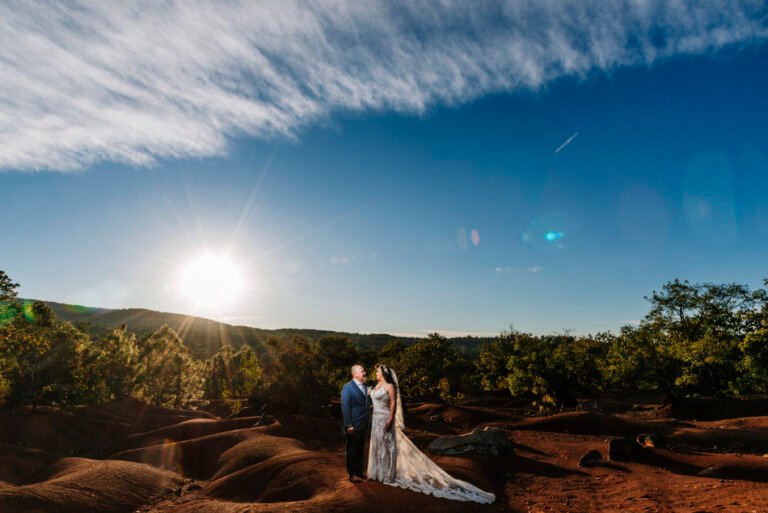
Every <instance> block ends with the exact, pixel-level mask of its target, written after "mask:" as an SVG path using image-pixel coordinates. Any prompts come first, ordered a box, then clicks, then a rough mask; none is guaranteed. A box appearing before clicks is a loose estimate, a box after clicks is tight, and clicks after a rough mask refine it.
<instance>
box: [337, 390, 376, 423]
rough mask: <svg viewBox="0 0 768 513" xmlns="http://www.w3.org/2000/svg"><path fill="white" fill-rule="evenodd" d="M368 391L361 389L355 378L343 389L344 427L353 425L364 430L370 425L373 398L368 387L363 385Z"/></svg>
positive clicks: (342, 413)
mask: <svg viewBox="0 0 768 513" xmlns="http://www.w3.org/2000/svg"><path fill="white" fill-rule="evenodd" d="M363 386H364V388H365V391H366V393H363V392H361V391H360V387H358V386H357V383H355V380H354V379H353V380H351V381H350V382H349V383H347V384H346V385H344V388H342V389H341V415H342V416H343V417H344V428H345V429H346V428H348V427H349V426H352V427H353V428H355V430H357V431H362V430H364V429H365V428H366V427H367V426H368V410H369V409H370V405H371V399H370V397H369V396H368V387H367V386H365V385H363Z"/></svg>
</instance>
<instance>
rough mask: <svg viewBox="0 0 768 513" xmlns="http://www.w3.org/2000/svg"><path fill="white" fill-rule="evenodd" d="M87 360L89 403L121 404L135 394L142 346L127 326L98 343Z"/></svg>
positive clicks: (102, 338)
mask: <svg viewBox="0 0 768 513" xmlns="http://www.w3.org/2000/svg"><path fill="white" fill-rule="evenodd" d="M80 331H81V332H82V330H80ZM83 360H84V364H83V365H84V377H83V382H84V388H85V390H86V394H87V396H88V400H89V402H95V403H102V402H106V401H111V400H121V399H124V398H126V397H130V396H131V395H132V394H133V391H134V389H135V387H136V380H137V376H138V373H139V346H138V343H137V341H136V335H135V334H133V333H131V332H129V331H128V329H127V326H126V325H122V326H120V327H118V328H115V329H114V330H113V331H112V333H109V334H107V335H104V336H102V337H100V338H98V339H96V340H94V341H93V342H92V343H91V344H90V346H89V347H88V349H87V350H86V351H85V355H84V358H83Z"/></svg>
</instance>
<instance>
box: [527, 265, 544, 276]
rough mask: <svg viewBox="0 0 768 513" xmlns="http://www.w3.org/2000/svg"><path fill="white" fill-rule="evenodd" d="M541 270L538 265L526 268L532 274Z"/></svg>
mask: <svg viewBox="0 0 768 513" xmlns="http://www.w3.org/2000/svg"><path fill="white" fill-rule="evenodd" d="M543 270H544V268H543V267H541V266H538V265H534V266H531V267H529V268H528V272H529V273H533V274H536V273H540V272H541V271H543Z"/></svg>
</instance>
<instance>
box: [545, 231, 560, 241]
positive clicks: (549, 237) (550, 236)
mask: <svg viewBox="0 0 768 513" xmlns="http://www.w3.org/2000/svg"><path fill="white" fill-rule="evenodd" d="M564 235H565V234H564V233H563V232H547V233H545V234H544V239H545V240H546V241H547V242H555V241H556V240H557V239H561V238H562V237H563V236H564Z"/></svg>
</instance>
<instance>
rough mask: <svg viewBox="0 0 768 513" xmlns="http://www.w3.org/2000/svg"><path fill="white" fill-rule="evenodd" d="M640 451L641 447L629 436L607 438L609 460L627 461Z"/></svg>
mask: <svg viewBox="0 0 768 513" xmlns="http://www.w3.org/2000/svg"><path fill="white" fill-rule="evenodd" d="M640 451H642V448H641V447H640V446H639V445H638V444H637V442H636V441H635V440H633V439H631V438H611V439H610V440H608V460H609V461H628V460H631V459H632V457H633V456H636V455H637V454H638V452H640Z"/></svg>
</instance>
